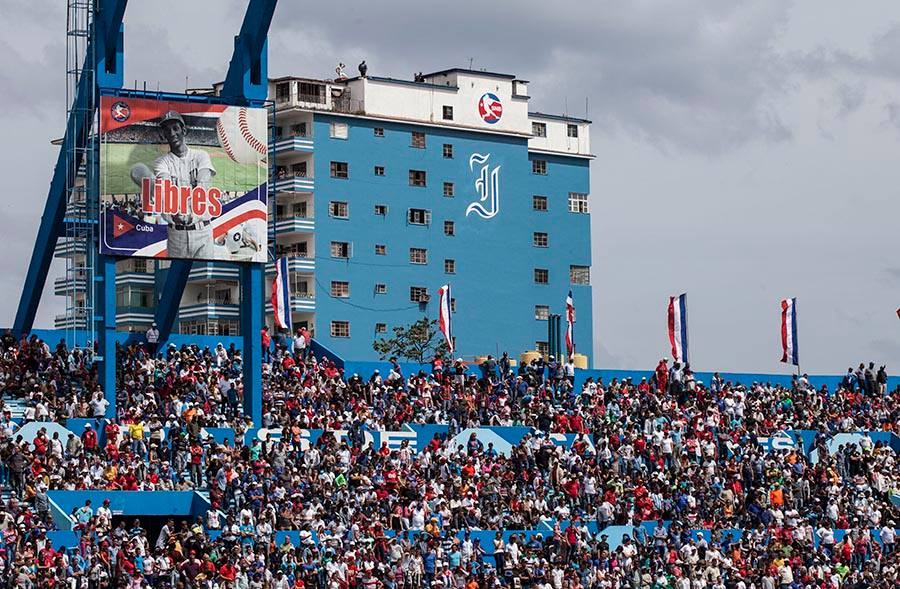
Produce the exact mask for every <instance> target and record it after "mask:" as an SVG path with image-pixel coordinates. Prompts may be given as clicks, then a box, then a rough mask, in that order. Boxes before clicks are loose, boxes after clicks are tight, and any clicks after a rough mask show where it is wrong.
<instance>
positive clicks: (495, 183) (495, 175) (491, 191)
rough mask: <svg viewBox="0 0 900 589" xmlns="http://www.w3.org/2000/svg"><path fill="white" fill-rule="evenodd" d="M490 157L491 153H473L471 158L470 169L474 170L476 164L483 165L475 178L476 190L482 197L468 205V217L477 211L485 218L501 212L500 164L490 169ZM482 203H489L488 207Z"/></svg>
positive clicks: (490, 217) (477, 213)
mask: <svg viewBox="0 0 900 589" xmlns="http://www.w3.org/2000/svg"><path fill="white" fill-rule="evenodd" d="M490 157H491V154H489V153H488V154H486V155H481V154H480V153H473V154H472V156H471V157H470V158H469V169H470V170H472V171H473V172H474V171H475V166H476V165H480V166H481V173H480V174H479V175H478V178H476V179H475V190H476V191H477V192H478V194H479V195H480V196H481V198H479V199H478V201H476V202H473V203H472V204H470V205H469V206H468V207H466V216H467V217H468V216H469V213H475V214H476V215H478V216H479V217H481V218H483V219H492V218H494V217H495V216H496V215H497V213H499V212H500V166H496V167H494V168H493V169H490V166H489V165H488V163H487V161H488V159H489V158H490ZM482 203H487V207H485V205H484V204H482Z"/></svg>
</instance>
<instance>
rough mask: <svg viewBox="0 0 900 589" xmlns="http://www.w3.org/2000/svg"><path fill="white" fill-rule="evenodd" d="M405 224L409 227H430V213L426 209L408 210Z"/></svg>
mask: <svg viewBox="0 0 900 589" xmlns="http://www.w3.org/2000/svg"><path fill="white" fill-rule="evenodd" d="M406 222H407V223H409V224H410V225H430V224H431V211H429V210H428V209H409V211H407V213H406Z"/></svg>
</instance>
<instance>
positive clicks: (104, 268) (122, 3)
mask: <svg viewBox="0 0 900 589" xmlns="http://www.w3.org/2000/svg"><path fill="white" fill-rule="evenodd" d="M276 4H277V0H250V2H249V4H248V6H247V12H246V14H245V15H244V21H243V24H242V25H241V30H240V33H239V34H238V35H237V36H236V37H235V40H234V53H233V55H232V57H231V61H230V62H229V66H228V72H227V75H226V77H225V84H224V87H223V89H222V92H221V97H222V99H223V100H225V101H228V102H230V103H232V104H241V105H248V106H258V105H261V104H262V103H263V102H264V101H265V100H266V97H267V95H268V67H267V66H268V61H267V36H268V31H269V26H270V25H271V23H272V16H273V14H274V12H275V6H276ZM126 5H127V0H96V2H95V4H94V14H93V22H92V29H91V31H90V40H89V42H88V44H87V49H86V51H85V57H84V65H83V68H82V75H81V76H80V78H79V81H78V85H77V87H76V91H75V97H74V100H73V103H72V108H71V110H70V112H69V116H68V120H67V124H66V134H65V137H64V139H63V142H62V147H61V148H60V153H59V156H58V159H57V163H56V166H55V168H54V171H53V178H52V180H51V182H50V189H49V191H48V194H47V200H46V202H45V204H44V212H43V214H42V215H41V222H40V226H39V228H38V234H37V238H36V239H35V244H34V251H33V252H32V255H31V261H30V262H29V265H28V271H27V273H26V275H25V284H24V286H23V289H22V296H21V298H20V300H19V306H18V309H17V311H16V318H15V322H14V324H13V331H14V332H15V334H16V335H22V334H27V333H29V332H30V331H31V329H32V327H33V326H34V318H35V315H36V313H37V308H38V304H39V303H40V300H41V295H42V293H43V290H44V286H45V284H46V280H47V274H48V272H49V269H50V262H51V261H52V259H53V254H54V250H55V249H56V245H57V242H58V241H59V239H60V237H61V236H62V234H63V232H64V218H65V214H66V205H67V202H66V200H67V194H68V190H67V188H68V186H67V183H68V182H69V181H70V180H69V178H68V176H67V170H69V169H71V167H74V169H78V168H79V167H80V166H81V165H82V163H83V161H82V160H83V154H84V153H85V152H86V151H87V150H88V149H89V148H90V146H91V133H92V124H93V120H94V113H95V112H96V109H97V106H98V101H99V96H100V94H101V92H102V91H110V90H117V89H121V88H122V85H123V66H124V25H123V24H122V19H123V17H124V15H125V8H126ZM85 74H88V75H85ZM70 157H73V158H74V159H75V161H74V162H72V161H68V160H69V158H70ZM91 177H93V179H94V183H96V178H97V176H96V174H93V175H91V174H89V175H88V178H91ZM97 194H98V187H97V186H96V185H95V186H89V187H88V195H89V198H90V197H96V196H97ZM90 247H97V244H92V245H91V246H90ZM96 259H97V271H96V275H95V277H94V281H95V282H96V284H93V285H88V288H89V289H92V290H93V294H94V296H95V298H96V303H97V304H96V308H97V309H99V312H98V313H96V314H95V315H94V318H93V320H94V325H92V326H90V327H91V328H92V329H94V330H95V331H96V333H97V340H98V346H99V362H100V371H101V385H102V387H103V391H104V393H105V395H106V398H107V400H109V401H110V408H109V410H108V411H109V413H111V414H113V415H114V414H115V396H116V395H115V391H116V386H115V368H116V360H115V331H116V285H115V278H116V258H115V257H113V256H102V255H97V257H96ZM190 269H191V263H190V262H189V261H181V260H178V261H173V262H172V266H171V269H170V271H169V273H168V276H167V279H166V283H165V286H164V288H163V296H162V300H161V301H160V302H159V304H158V306H157V311H156V318H157V323H158V324H159V328H160V336H161V338H160V339H161V340H165V339H167V338H168V337H169V334H170V333H171V330H172V325H173V324H174V321H175V318H176V316H177V313H178V305H179V301H180V300H181V295H182V292H183V291H184V286H185V284H186V282H187V277H188V274H189V273H190ZM240 284H241V317H242V324H241V332H242V334H243V340H244V341H243V351H244V405H245V407H244V410H245V412H246V414H248V415H250V416H251V418H252V420H253V422H254V423H255V424H257V425H258V424H259V423H260V421H261V418H262V376H261V364H262V351H261V349H260V346H259V341H258V340H259V332H260V330H261V329H262V318H263V312H264V311H263V309H264V306H263V267H262V266H261V265H260V264H242V265H240Z"/></svg>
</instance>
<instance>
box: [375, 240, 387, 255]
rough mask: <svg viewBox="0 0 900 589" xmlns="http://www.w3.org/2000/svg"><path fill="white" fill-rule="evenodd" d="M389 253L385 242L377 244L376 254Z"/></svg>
mask: <svg viewBox="0 0 900 589" xmlns="http://www.w3.org/2000/svg"><path fill="white" fill-rule="evenodd" d="M386 254H387V246H386V245H384V244H383V243H376V244H375V255H376V256H384V255H386Z"/></svg>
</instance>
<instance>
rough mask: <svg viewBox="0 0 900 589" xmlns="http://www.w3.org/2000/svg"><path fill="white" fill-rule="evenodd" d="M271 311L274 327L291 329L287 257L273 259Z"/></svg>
mask: <svg viewBox="0 0 900 589" xmlns="http://www.w3.org/2000/svg"><path fill="white" fill-rule="evenodd" d="M272 311H273V312H274V313H275V327H278V328H281V329H287V330H288V331H291V330H292V329H293V324H292V323H291V287H290V283H289V281H288V259H287V258H285V257H281V258H278V259H277V260H275V278H274V279H273V280H272Z"/></svg>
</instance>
